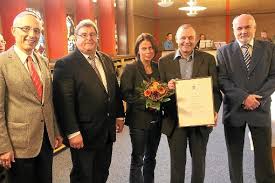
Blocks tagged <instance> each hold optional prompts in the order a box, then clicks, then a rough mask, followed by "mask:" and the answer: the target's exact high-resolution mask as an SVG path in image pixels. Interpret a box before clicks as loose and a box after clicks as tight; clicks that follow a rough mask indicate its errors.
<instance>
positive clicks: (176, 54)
mask: <svg viewBox="0 0 275 183" xmlns="http://www.w3.org/2000/svg"><path fill="white" fill-rule="evenodd" d="M181 58H183V57H182V56H181V53H180V50H179V49H177V50H176V53H175V57H174V60H178V59H181ZM193 58H194V50H193V51H192V53H191V54H190V55H189V56H188V58H187V59H186V60H187V62H190V61H192V60H193Z"/></svg>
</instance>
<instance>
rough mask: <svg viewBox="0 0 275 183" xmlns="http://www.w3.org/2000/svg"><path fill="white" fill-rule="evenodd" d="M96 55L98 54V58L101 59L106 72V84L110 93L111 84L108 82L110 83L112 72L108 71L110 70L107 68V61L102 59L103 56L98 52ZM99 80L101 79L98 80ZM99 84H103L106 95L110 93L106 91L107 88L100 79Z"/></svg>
mask: <svg viewBox="0 0 275 183" xmlns="http://www.w3.org/2000/svg"><path fill="white" fill-rule="evenodd" d="M96 54H97V56H98V58H99V61H100V62H101V64H102V67H103V70H104V73H105V77H106V84H107V89H108V92H110V91H111V89H110V83H109V82H108V81H110V80H109V77H110V72H109V71H108V68H107V66H106V63H105V62H106V61H105V59H104V58H103V57H102V55H101V54H100V53H99V52H96ZM98 79H99V78H98ZM99 82H100V84H101V86H102V87H103V88H104V91H105V92H106V93H108V92H107V91H106V89H105V87H104V85H103V83H102V81H101V80H100V79H99Z"/></svg>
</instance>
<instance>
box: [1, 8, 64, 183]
mask: <svg viewBox="0 0 275 183" xmlns="http://www.w3.org/2000/svg"><path fill="white" fill-rule="evenodd" d="M41 28H42V26H41V22H40V20H39V19H38V18H37V16H36V15H35V14H33V13H31V12H28V11H24V12H22V13H20V14H18V15H17V16H16V17H15V19H14V21H13V26H12V29H11V30H12V34H13V36H14V38H15V45H14V46H13V47H11V48H10V49H9V50H7V51H6V52H3V53H2V54H0V165H1V166H3V167H4V168H6V169H8V179H9V180H8V182H9V183H38V182H39V183H51V182H52V160H53V149H54V148H56V147H58V146H60V145H61V141H62V138H61V137H60V136H59V132H58V129H57V125H56V121H55V116H54V115H55V114H54V110H53V103H52V84H51V75H50V72H49V70H48V68H47V63H46V60H45V59H44V58H42V57H41V56H39V55H38V54H36V53H35V52H34V48H35V46H36V44H37V42H38V40H39V36H40V30H41Z"/></svg>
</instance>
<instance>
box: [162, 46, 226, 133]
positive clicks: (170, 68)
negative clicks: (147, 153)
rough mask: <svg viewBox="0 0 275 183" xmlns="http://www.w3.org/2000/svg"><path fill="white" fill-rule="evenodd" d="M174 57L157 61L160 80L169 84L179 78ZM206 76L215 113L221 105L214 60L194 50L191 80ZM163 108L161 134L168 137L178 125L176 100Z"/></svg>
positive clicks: (171, 54) (208, 55)
mask: <svg viewBox="0 0 275 183" xmlns="http://www.w3.org/2000/svg"><path fill="white" fill-rule="evenodd" d="M174 57H175V52H173V53H170V54H168V55H166V56H165V57H162V58H160V60H159V71H160V78H161V80H162V81H164V82H169V81H170V80H171V79H176V78H181V73H180V65H179V61H178V60H173V59H174ZM207 76H211V77H212V83H213V96H214V107H215V111H217V112H218V111H219V108H220V104H221V93H220V91H219V88H218V81H217V70H216V63H215V58H214V57H213V56H212V55H210V54H208V53H205V52H201V51H197V50H195V53H194V65H193V72H192V78H198V77H207ZM164 106H165V113H166V116H165V117H164V119H163V121H162V123H163V124H162V125H163V127H162V132H163V133H165V134H166V135H168V136H169V135H171V134H172V132H173V129H174V128H175V127H177V125H178V116H177V107H176V99H175V98H174V97H172V98H171V101H169V102H167V103H165V104H164Z"/></svg>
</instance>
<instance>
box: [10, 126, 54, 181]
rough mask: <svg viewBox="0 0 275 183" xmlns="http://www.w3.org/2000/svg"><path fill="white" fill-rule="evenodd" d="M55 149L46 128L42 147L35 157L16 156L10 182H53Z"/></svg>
mask: <svg viewBox="0 0 275 183" xmlns="http://www.w3.org/2000/svg"><path fill="white" fill-rule="evenodd" d="M52 163H53V149H52V147H51V144H50V141H49V138H48V134H47V131H46V130H44V137H43V142H42V147H41V150H40V153H39V154H38V156H36V157H34V158H26V159H21V158H15V162H14V163H12V166H11V169H10V170H9V171H8V179H9V180H8V182H9V183H52Z"/></svg>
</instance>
